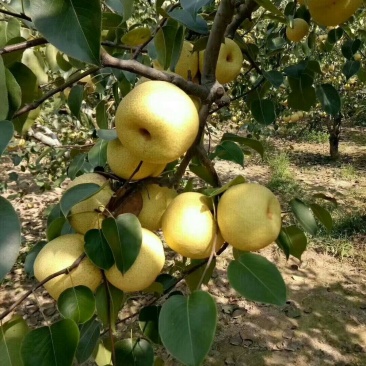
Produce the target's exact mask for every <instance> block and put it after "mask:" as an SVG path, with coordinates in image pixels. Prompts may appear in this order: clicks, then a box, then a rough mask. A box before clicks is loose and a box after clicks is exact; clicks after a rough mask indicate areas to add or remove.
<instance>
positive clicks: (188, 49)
mask: <svg viewBox="0 0 366 366" xmlns="http://www.w3.org/2000/svg"><path fill="white" fill-rule="evenodd" d="M192 51H193V44H192V43H191V42H188V41H184V42H183V45H182V51H181V53H180V56H179V60H178V62H177V64H176V65H175V73H176V74H178V75H180V76H181V77H182V78H184V79H186V80H188V79H189V78H190V79H191V80H192V79H194V77H195V76H196V75H197V72H198V53H197V52H192ZM153 65H154V68H155V69H158V70H163V67H162V66H161V65H160V63H159V62H158V61H157V60H154V61H153Z"/></svg>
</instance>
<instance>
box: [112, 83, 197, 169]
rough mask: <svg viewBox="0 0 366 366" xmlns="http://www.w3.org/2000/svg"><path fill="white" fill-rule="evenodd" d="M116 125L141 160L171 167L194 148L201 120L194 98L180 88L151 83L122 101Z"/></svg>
mask: <svg viewBox="0 0 366 366" xmlns="http://www.w3.org/2000/svg"><path fill="white" fill-rule="evenodd" d="M115 125H116V130H117V135H118V138H119V140H120V141H121V142H122V144H123V145H124V146H125V147H126V148H127V149H128V150H130V151H131V153H133V154H134V155H135V156H136V158H137V159H140V160H142V161H144V162H145V161H146V162H149V163H154V164H167V163H169V162H172V161H174V160H176V159H178V158H179V157H180V156H181V155H183V154H184V153H185V152H186V151H187V150H188V148H189V147H190V146H191V145H192V143H193V141H194V139H195V138H196V135H197V133H198V125H199V118H198V113H197V109H196V107H195V105H194V103H193V102H192V100H191V98H190V97H189V96H188V95H187V94H186V93H184V92H183V91H182V90H181V89H179V88H178V87H177V86H175V85H173V84H171V83H168V82H165V81H147V82H145V83H143V84H140V85H138V86H136V87H135V88H134V89H133V90H132V91H131V92H130V93H128V94H127V95H126V96H125V97H124V98H123V99H122V101H121V102H120V104H119V106H118V108H117V112H116V119H115Z"/></svg>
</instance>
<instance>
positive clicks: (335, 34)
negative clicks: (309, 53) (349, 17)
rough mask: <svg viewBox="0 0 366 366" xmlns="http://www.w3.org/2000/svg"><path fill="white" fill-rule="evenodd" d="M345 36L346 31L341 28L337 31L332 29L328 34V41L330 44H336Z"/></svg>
mask: <svg viewBox="0 0 366 366" xmlns="http://www.w3.org/2000/svg"><path fill="white" fill-rule="evenodd" d="M343 34H344V30H343V28H341V27H338V28H336V29H331V30H330V31H329V32H328V38H327V40H328V42H329V43H330V44H335V43H337V42H338V41H339V40H340V39H341V38H342V37H343Z"/></svg>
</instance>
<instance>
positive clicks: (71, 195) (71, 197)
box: [60, 183, 101, 216]
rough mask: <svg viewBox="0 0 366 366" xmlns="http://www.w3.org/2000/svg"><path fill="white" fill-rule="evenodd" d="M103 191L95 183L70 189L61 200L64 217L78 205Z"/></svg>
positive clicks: (83, 184)
mask: <svg viewBox="0 0 366 366" xmlns="http://www.w3.org/2000/svg"><path fill="white" fill-rule="evenodd" d="M100 190H101V187H100V186H99V185H98V184H95V183H82V184H78V185H76V186H74V187H71V188H69V189H68V190H67V191H66V192H65V193H64V195H63V196H62V197H61V200H60V208H61V211H62V213H63V214H64V216H67V214H68V213H69V211H70V210H71V208H72V207H73V206H75V205H76V204H77V203H79V202H81V201H84V200H86V199H87V198H89V197H91V196H93V195H94V194H96V193H97V192H99V191H100Z"/></svg>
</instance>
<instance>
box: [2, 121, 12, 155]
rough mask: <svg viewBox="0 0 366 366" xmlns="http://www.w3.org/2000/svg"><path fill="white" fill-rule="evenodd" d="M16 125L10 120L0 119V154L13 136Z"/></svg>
mask: <svg viewBox="0 0 366 366" xmlns="http://www.w3.org/2000/svg"><path fill="white" fill-rule="evenodd" d="M13 134H14V126H13V124H12V123H11V122H10V121H6V120H5V121H0V156H1V155H2V154H3V152H4V151H5V149H6V147H7V146H8V144H9V142H10V141H11V139H12V138H13Z"/></svg>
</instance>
